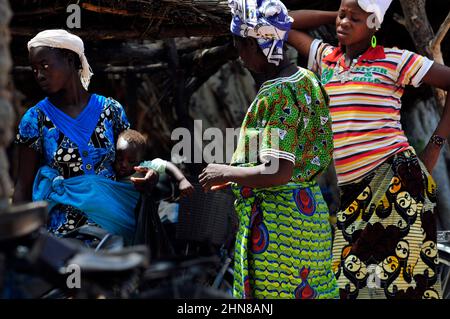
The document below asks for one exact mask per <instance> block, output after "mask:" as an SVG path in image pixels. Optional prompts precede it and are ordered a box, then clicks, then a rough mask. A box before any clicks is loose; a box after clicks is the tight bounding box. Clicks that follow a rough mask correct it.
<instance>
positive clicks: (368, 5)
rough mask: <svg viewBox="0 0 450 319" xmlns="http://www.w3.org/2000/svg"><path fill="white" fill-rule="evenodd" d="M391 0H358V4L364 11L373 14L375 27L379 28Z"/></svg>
mask: <svg viewBox="0 0 450 319" xmlns="http://www.w3.org/2000/svg"><path fill="white" fill-rule="evenodd" d="M391 2H392V0H358V5H359V6H360V7H361V9H363V10H364V11H366V12H368V13H373V14H375V18H376V22H375V23H376V25H375V26H376V28H377V29H379V28H380V26H381V24H382V23H383V20H384V15H385V14H386V11H387V10H388V9H389V6H390V5H391Z"/></svg>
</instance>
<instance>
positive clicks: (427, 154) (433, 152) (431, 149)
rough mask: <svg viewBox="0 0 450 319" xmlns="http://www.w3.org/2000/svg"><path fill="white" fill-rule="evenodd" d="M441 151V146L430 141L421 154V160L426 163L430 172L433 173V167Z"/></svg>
mask: <svg viewBox="0 0 450 319" xmlns="http://www.w3.org/2000/svg"><path fill="white" fill-rule="evenodd" d="M440 151H441V149H440V148H439V146H437V145H435V144H433V143H428V145H427V146H426V147H425V149H424V150H423V151H422V153H420V155H419V158H420V160H421V161H422V163H423V164H424V165H425V167H426V168H427V170H428V172H429V173H430V174H432V173H433V169H434V167H435V166H436V163H437V161H438V159H439V154H440Z"/></svg>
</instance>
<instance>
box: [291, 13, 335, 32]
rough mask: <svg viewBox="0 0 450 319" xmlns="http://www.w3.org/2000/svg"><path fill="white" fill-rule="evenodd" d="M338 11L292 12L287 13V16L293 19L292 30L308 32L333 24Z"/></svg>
mask: <svg viewBox="0 0 450 319" xmlns="http://www.w3.org/2000/svg"><path fill="white" fill-rule="evenodd" d="M337 15H338V11H320V10H294V11H289V16H291V17H292V18H293V19H294V22H293V23H292V29H295V30H309V29H315V28H318V27H320V26H321V25H324V24H334V23H335V22H336V18H337Z"/></svg>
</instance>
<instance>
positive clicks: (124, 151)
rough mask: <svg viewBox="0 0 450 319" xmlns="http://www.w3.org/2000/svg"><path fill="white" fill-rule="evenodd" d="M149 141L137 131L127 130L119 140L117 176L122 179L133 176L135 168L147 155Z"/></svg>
mask: <svg viewBox="0 0 450 319" xmlns="http://www.w3.org/2000/svg"><path fill="white" fill-rule="evenodd" d="M146 145H147V141H146V139H145V137H144V136H143V135H142V134H141V133H139V132H138V131H135V130H131V129H128V130H125V131H123V132H122V133H120V135H119V137H118V138H117V145H116V161H115V163H114V168H115V170H116V176H117V177H118V178H122V177H125V176H130V175H133V174H134V172H135V170H134V167H135V166H139V163H140V162H142V159H143V157H144V154H145V148H146Z"/></svg>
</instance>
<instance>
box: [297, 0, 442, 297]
mask: <svg viewBox="0 0 450 319" xmlns="http://www.w3.org/2000/svg"><path fill="white" fill-rule="evenodd" d="M390 3H391V0H370V1H369V0H342V2H341V5H340V8H339V11H338V12H324V11H311V10H298V11H292V12H290V16H291V17H293V18H294V22H293V26H292V28H293V29H295V30H291V31H290V32H289V38H288V41H289V43H290V44H292V45H293V46H294V47H295V48H296V49H297V50H298V52H299V54H300V55H303V56H305V57H308V67H309V68H310V69H312V70H313V71H315V72H316V73H317V74H318V75H319V77H320V78H321V81H322V84H323V85H324V86H325V89H326V91H327V93H328V95H329V97H330V113H331V117H332V129H333V138H334V147H335V148H334V162H335V167H336V172H337V177H338V183H339V186H340V190H341V207H340V210H339V212H338V214H337V225H336V232H335V238H334V243H333V271H334V272H335V275H336V278H337V280H338V285H339V288H340V293H341V298H346V299H347V298H377V297H381V298H440V284H439V281H438V277H437V264H438V259H437V258H438V256H437V247H436V246H437V245H436V222H435V216H434V215H435V214H434V209H435V206H436V184H435V182H434V181H433V178H432V177H431V175H430V173H431V172H432V170H433V167H434V166H435V164H436V161H437V159H438V156H439V153H440V149H441V147H442V145H443V143H444V142H445V140H446V139H447V138H448V136H449V135H450V125H449V123H450V112H449V109H450V107H449V105H450V98H449V97H447V101H446V104H445V110H444V113H443V115H442V119H441V121H440V123H439V125H438V127H437V128H436V130H435V132H434V134H433V136H432V138H431V139H430V141H429V143H428V145H427V146H426V148H425V150H424V152H423V155H422V156H421V160H419V159H418V157H417V155H416V153H415V151H414V149H413V148H412V147H411V146H410V145H409V143H408V140H407V138H406V136H405V134H404V132H403V130H402V127H401V124H400V108H401V100H400V99H401V96H402V94H403V92H404V88H405V86H406V85H413V86H416V87H417V86H419V85H420V84H421V83H427V84H430V85H432V86H435V87H438V88H442V89H444V90H448V89H449V88H450V68H448V67H446V66H443V65H439V64H437V63H433V61H431V60H429V59H428V58H426V57H423V56H420V55H418V54H415V53H413V52H410V51H407V50H399V49H397V48H384V47H382V46H377V45H376V41H374V38H373V36H374V34H375V31H376V30H377V29H378V28H379V26H380V25H381V23H382V22H383V17H384V14H385V12H386V10H387V9H388V7H389V5H390ZM333 22H335V23H336V32H337V38H338V40H339V46H337V47H334V46H332V45H329V44H327V43H323V42H322V41H319V40H317V39H316V40H314V39H313V38H311V36H310V35H308V34H307V33H306V32H302V31H299V30H305V29H309V28H315V27H318V26H319V25H322V24H327V23H333Z"/></svg>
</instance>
